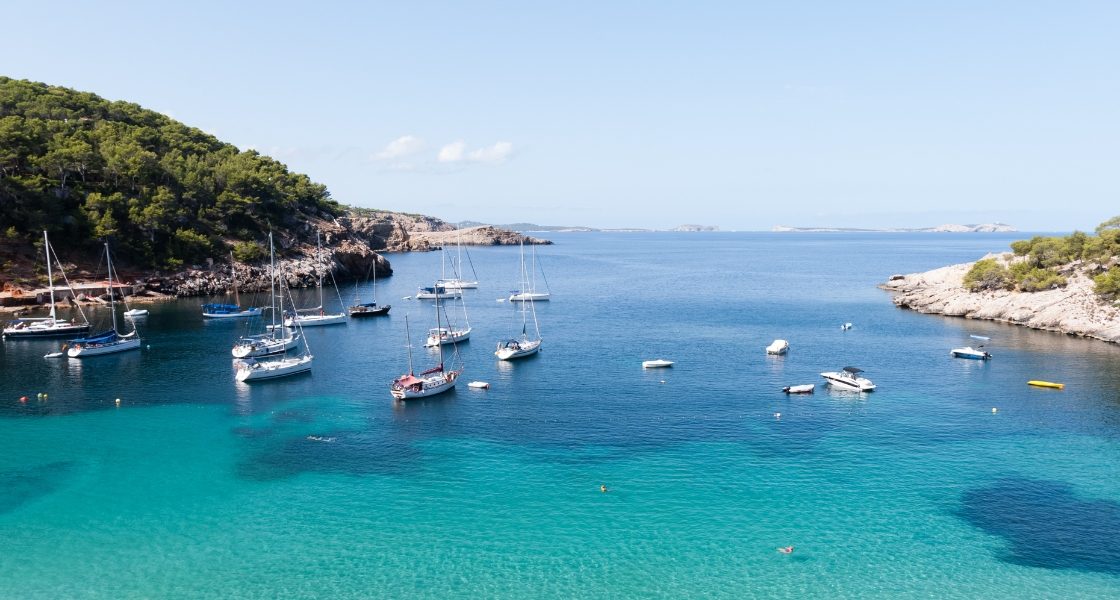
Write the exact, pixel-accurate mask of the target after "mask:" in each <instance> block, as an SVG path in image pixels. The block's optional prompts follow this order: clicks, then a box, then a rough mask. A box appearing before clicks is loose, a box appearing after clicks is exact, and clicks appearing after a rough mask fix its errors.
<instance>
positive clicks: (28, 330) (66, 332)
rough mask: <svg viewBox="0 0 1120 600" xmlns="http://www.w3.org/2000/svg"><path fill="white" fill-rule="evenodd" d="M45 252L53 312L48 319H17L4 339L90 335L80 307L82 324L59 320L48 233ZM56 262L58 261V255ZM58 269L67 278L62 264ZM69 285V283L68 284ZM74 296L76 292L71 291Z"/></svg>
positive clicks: (6, 328)
mask: <svg viewBox="0 0 1120 600" xmlns="http://www.w3.org/2000/svg"><path fill="white" fill-rule="evenodd" d="M43 251H44V253H45V254H46V257H47V286H48V289H49V290H50V295H51V310H50V314H49V315H48V316H46V317H23V318H20V319H16V320H14V321H11V322H10V323H8V324H7V326H6V327H4V329H3V337H4V338H5V339H7V338H49V337H70V336H73V335H81V334H83V333H89V322H88V321H86V315H85V313H83V312H81V311H82V309H81V307H78V312H79V314H81V315H82V321H83V322H82V323H76V322H74V320H73V319H71V320H64V319H59V318H58V313H57V312H56V311H55V298H54V271H53V269H52V268H51V267H52V262H51V254H52V252H53V249H52V248H51V243H50V239H48V238H47V232H46V231H44V232H43ZM54 258H55V260H58V256H57V255H56V256H55V257H54ZM58 269H59V271H60V272H62V277H63V279H65V278H66V273H65V271H62V263H61V262H59V263H58ZM67 285H69V282H67ZM70 293H71V295H73V293H74V290H73V289H71V290H70Z"/></svg>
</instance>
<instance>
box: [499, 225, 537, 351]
mask: <svg viewBox="0 0 1120 600" xmlns="http://www.w3.org/2000/svg"><path fill="white" fill-rule="evenodd" d="M528 277H529V276H528V273H527V271H526V270H525V246H524V244H522V246H521V281H522V284H525V283H527V282H528ZM511 300H512V298H511ZM529 312H532V314H533V329H534V330H535V332H536V334H537V335H536V338H530V337H529V333H528V328H529V317H528V315H529ZM540 349H541V328H540V324H539V323H538V322H537V308H536V305H535V304H534V303H533V299H532V298H531V297H530V298H526V299H524V301H523V302H521V337H520V338H511V339H506V340H502V341H500V342H498V348H497V350H495V351H494V356H497V357H498V360H514V359H517V358H524V357H526V356H531V355H533V354H536V353H537V352H540Z"/></svg>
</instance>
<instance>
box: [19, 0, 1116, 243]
mask: <svg viewBox="0 0 1120 600" xmlns="http://www.w3.org/2000/svg"><path fill="white" fill-rule="evenodd" d="M161 4H163V5H161ZM529 4H530V3H524V2H508V3H487V2H456V3H428V2H384V3H374V2H370V3H352V4H351V3H340V2H339V3H331V2H322V3H312V2H300V3H288V2H275V1H274V2H259V3H258V2H235V1H227V2H214V3H211V2H204V1H199V2H181V3H174V4H172V3H152V2H135V3H120V2H110V1H101V2H74V3H68V2H49V1H43V2H9V3H5V5H4V7H3V9H2V11H0V21H3V22H4V25H3V32H4V33H3V35H0V74H4V75H8V76H11V77H17V78H26V79H32V80H36V81H43V82H47V83H51V84H57V85H64V86H68V87H73V88H77V89H80V90H85V91H91V92H94V93H97V94H99V95H101V96H104V97H106V98H110V99H121V100H129V101H133V102H137V103H139V104H141V105H143V106H145V107H148V108H152V109H155V110H159V111H161V112H164V113H166V114H168V115H171V116H172V117H174V118H176V119H179V120H181V121H183V122H184V123H187V124H189V125H193V126H196V127H199V128H201V129H204V130H206V131H209V132H211V133H213V134H215V135H217V136H218V137H219V138H221V139H223V140H225V141H228V142H231V143H233V144H236V145H237V146H239V147H242V148H245V147H253V148H256V149H258V150H259V151H261V152H263V153H265V154H269V155H272V156H274V157H276V158H277V159H279V160H281V161H283V162H285V163H287V164H288V165H289V166H290V167H291V168H292V169H293V170H296V171H300V172H305V173H307V174H309V175H310V176H311V177H312V178H313V179H315V180H317V181H319V182H322V183H325V184H326V185H327V186H328V188H329V189H330V190H331V193H332V195H333V196H334V197H335V199H337V200H339V201H341V202H344V203H348V204H354V205H358V206H368V207H376V208H386V209H392V210H401V211H408V212H420V213H427V214H432V215H435V216H439V217H442V218H444V219H447V220H451V221H456V220H465V219H472V220H478V221H485V222H494V223H508V222H518V221H531V222H536V223H542V224H568V225H590V226H599V227H624V226H639V227H654V228H660V227H671V226H674V225H678V224H682V223H698V224H710V225H719V226H720V227H721V228H724V229H769V228H770V227H771V226H772V225H775V224H786V225H843V226H859V225H865V226H872V227H886V226H927V225H937V224H940V223H949V222H957V223H976V222H988V221H995V220H999V221H1004V222H1007V223H1010V224H1012V225H1014V226H1016V227H1018V228H1019V229H1022V230H1069V229H1074V228H1081V229H1090V228H1092V227H1093V226H1095V225H1096V224H1097V223H1098V222H1100V221H1103V220H1104V219H1106V218H1107V217H1110V216H1112V215H1114V214H1120V201H1118V199H1120V198H1118V193H1117V192H1118V191H1120V182H1118V174H1120V33H1118V32H1120V3H1117V2H1079V1H1076V0H1072V1H1071V0H1066V1H1062V2H1041V1H1039V2H1022V1H1009V2H978V1H961V2H956V1H939V2H918V1H904V0H897V1H894V2H835V1H826V2H798V1H785V2H782V1H774V2H746V1H743V2H728V3H717V2H709V3H702V2H586V3H582V2H540V3H535V4H536V5H535V6H529Z"/></svg>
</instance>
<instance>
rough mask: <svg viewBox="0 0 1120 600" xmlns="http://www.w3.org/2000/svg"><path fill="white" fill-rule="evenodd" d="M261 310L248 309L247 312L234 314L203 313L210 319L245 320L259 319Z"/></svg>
mask: <svg viewBox="0 0 1120 600" xmlns="http://www.w3.org/2000/svg"><path fill="white" fill-rule="evenodd" d="M261 310H262V309H260V308H246V309H245V310H242V311H238V312H234V313H208V312H203V313H202V316H204V317H206V318H208V319H244V318H246V317H257V316H260V314H261Z"/></svg>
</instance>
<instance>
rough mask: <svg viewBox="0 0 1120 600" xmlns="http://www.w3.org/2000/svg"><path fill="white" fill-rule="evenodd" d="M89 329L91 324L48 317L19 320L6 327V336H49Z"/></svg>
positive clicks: (81, 331) (79, 333) (78, 332)
mask: <svg viewBox="0 0 1120 600" xmlns="http://www.w3.org/2000/svg"><path fill="white" fill-rule="evenodd" d="M87 331H89V325H86V324H76V323H71V322H69V321H57V320H54V319H51V318H50V317H47V318H45V319H43V320H40V321H27V320H24V321H19V322H17V324H16V325H12V326H11V327H5V328H4V337H5V338H13V339H14V338H49V337H66V336H71V337H73V336H75V335H81V334H83V333H86V332H87Z"/></svg>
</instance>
